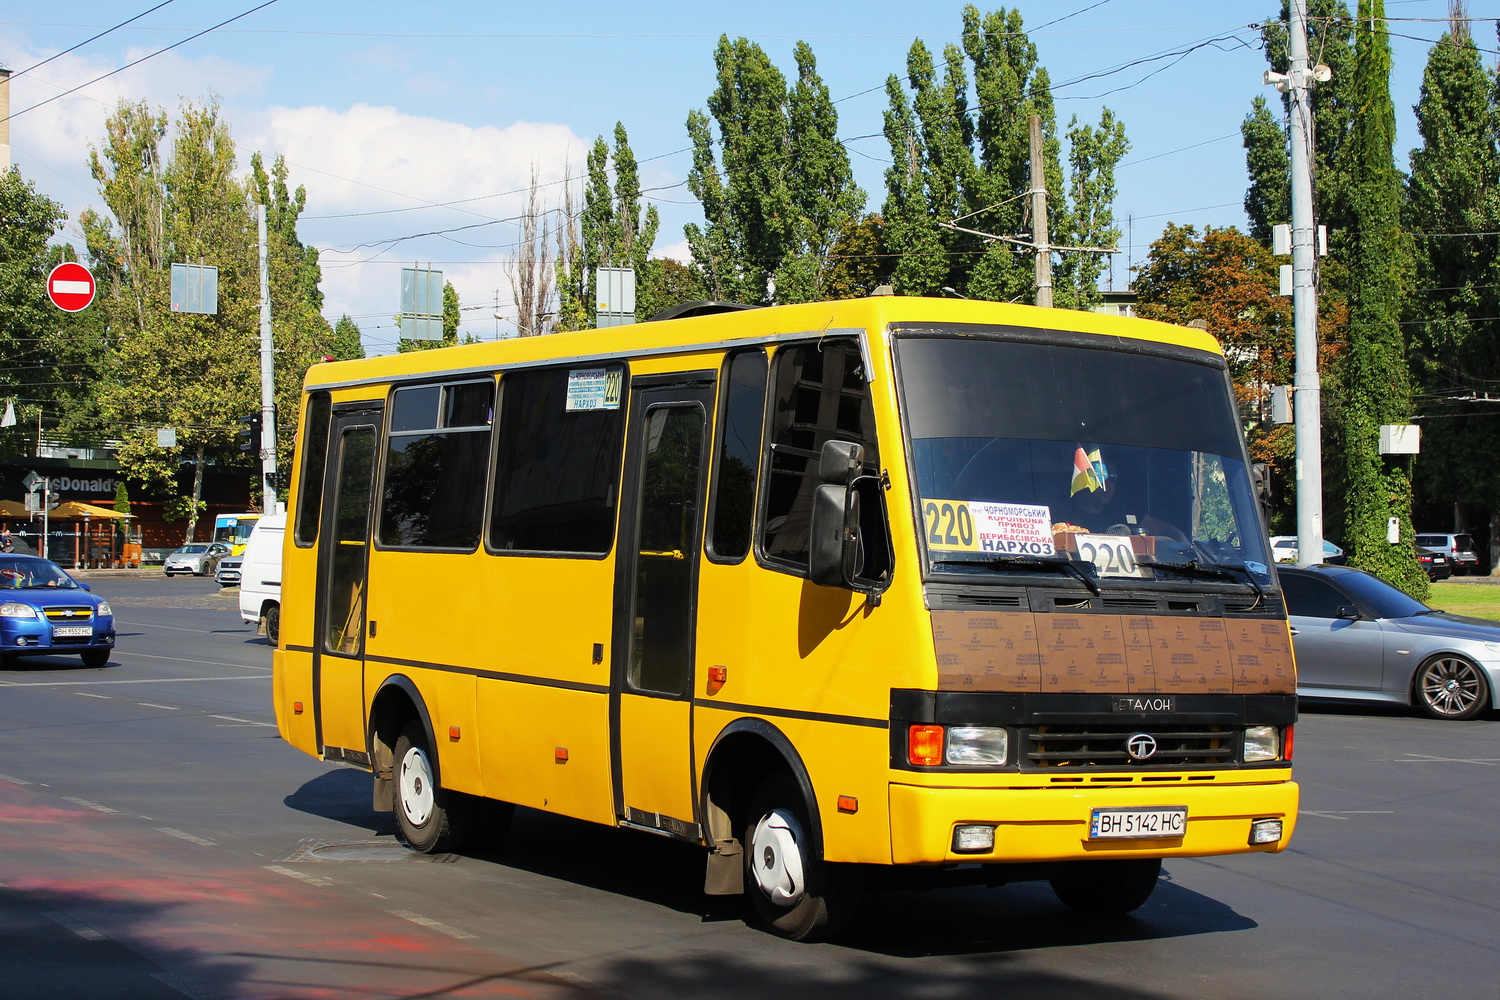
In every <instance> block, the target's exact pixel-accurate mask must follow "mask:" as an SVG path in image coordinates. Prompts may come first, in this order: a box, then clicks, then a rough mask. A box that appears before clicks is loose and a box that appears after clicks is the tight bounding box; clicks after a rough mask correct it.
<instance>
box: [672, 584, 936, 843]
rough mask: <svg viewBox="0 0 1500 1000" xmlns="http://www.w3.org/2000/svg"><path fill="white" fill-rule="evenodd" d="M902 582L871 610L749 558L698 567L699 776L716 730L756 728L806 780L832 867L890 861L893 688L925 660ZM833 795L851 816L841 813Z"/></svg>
mask: <svg viewBox="0 0 1500 1000" xmlns="http://www.w3.org/2000/svg"><path fill="white" fill-rule="evenodd" d="M904 576H905V579H902V576H901V575H900V574H898V576H897V579H896V582H895V585H894V586H893V587H892V588H891V589H890V590H889V591H887V592H886V594H885V595H884V596H883V599H882V601H881V603H880V606H879V607H876V608H869V607H867V606H866V603H865V599H864V597H863V596H861V595H858V594H853V593H851V592H849V591H846V590H841V589H836V588H831V587H819V586H816V585H814V584H813V583H811V582H809V581H806V580H803V579H801V578H798V577H794V576H791V575H789V574H786V573H780V572H775V571H770V570H767V569H766V568H765V567H763V566H759V565H757V564H755V562H754V561H753V560H748V559H747V560H746V561H745V562H744V563H741V564H739V565H736V566H722V565H713V564H709V563H705V564H704V566H703V570H702V574H701V576H700V586H699V618H698V677H697V681H696V685H697V686H696V700H697V703H698V706H699V709H698V715H697V717H696V719H695V731H694V745H695V753H696V755H697V765H698V773H700V774H701V773H702V771H703V768H704V765H705V763H706V757H707V754H708V752H709V750H710V749H711V747H712V746H713V742H714V738H715V736H716V735H717V734H718V732H719V731H720V730H722V728H723V727H724V726H726V725H728V724H729V723H730V722H732V721H733V720H734V719H735V718H739V717H744V716H759V717H760V718H763V719H765V720H766V721H767V722H768V723H770V724H771V725H773V726H775V727H776V728H777V729H778V730H780V731H781V732H782V733H783V734H784V735H785V736H787V738H788V739H789V740H790V741H791V743H792V746H793V748H794V751H795V753H796V754H797V756H798V757H799V758H800V760H801V761H802V763H803V765H804V766H805V767H806V769H807V773H808V777H809V779H810V781H811V782H812V786H813V793H814V796H815V797H816V800H817V803H816V804H817V809H818V812H819V815H820V817H821V818H822V826H823V832H824V853H825V856H826V857H827V858H828V859H829V860H831V861H859V862H868V863H876V864H888V863H889V862H890V860H891V853H890V851H891V845H890V828H889V817H888V813H887V805H888V799H889V792H888V786H889V783H890V777H891V772H890V729H889V719H890V708H891V689H892V688H899V687H908V686H917V685H919V684H921V683H923V682H928V679H929V678H930V677H931V676H932V656H933V653H932V643H931V641H930V639H928V638H927V631H926V630H927V629H928V626H927V625H926V624H925V623H926V614H927V613H926V610H925V608H924V607H923V605H922V600H921V596H920V593H919V592H918V591H917V590H916V588H915V584H916V581H915V579H914V576H915V575H914V574H911V573H907V574H904ZM749 609H753V612H752V611H751V610H749ZM783 623H784V624H783ZM709 666H722V667H724V668H725V675H726V681H725V683H724V684H723V686H722V687H717V686H714V687H710V683H709V680H708V676H707V673H708V671H707V668H708V667H709ZM715 705H724V706H726V707H725V709H724V710H723V711H720V710H717V709H715V708H713V707H712V706H715ZM729 706H733V707H732V708H731V707H729ZM810 715H811V716H815V717H816V718H812V719H809V718H808V716H810ZM841 795H842V796H848V797H851V798H853V799H855V800H857V807H856V811H854V812H847V811H840V809H839V806H838V799H839V796H841Z"/></svg>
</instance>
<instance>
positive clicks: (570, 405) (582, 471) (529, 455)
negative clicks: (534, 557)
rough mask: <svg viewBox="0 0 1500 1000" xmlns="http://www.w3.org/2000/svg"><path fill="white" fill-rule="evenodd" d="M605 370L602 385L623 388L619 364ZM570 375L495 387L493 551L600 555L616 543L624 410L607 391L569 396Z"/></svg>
mask: <svg viewBox="0 0 1500 1000" xmlns="http://www.w3.org/2000/svg"><path fill="white" fill-rule="evenodd" d="M602 371H603V373H604V375H603V381H604V382H605V383H606V384H610V385H623V384H624V382H625V370H624V368H623V367H622V366H619V365H609V366H604V367H603V369H602ZM569 374H570V370H569V369H566V368H551V369H535V370H530V371H518V372H510V373H508V374H507V375H505V377H504V378H503V379H502V380H501V382H500V410H499V419H498V420H497V421H496V425H497V427H498V429H499V436H500V440H499V443H498V445H497V447H496V448H495V475H494V490H495V497H494V501H493V503H492V504H491V507H490V523H489V536H488V538H487V539H486V541H487V543H488V545H489V547H490V549H492V550H495V551H524V552H557V553H565V554H578V555H601V556H602V555H604V554H606V553H608V552H609V550H610V546H611V545H612V544H613V543H614V537H615V498H616V496H617V495H618V494H619V491H620V482H619V478H620V453H621V450H622V449H623V448H624V445H625V409H624V407H623V406H621V405H620V398H619V396H618V395H610V394H609V393H608V392H606V393H605V395H604V396H603V397H602V398H599V399H593V398H589V399H584V398H581V397H580V398H578V399H573V398H571V397H570V389H569ZM575 374H577V375H581V376H593V375H595V374H596V370H594V369H588V370H577V371H576V372H575Z"/></svg>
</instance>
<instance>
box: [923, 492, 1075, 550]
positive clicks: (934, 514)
mask: <svg viewBox="0 0 1500 1000" xmlns="http://www.w3.org/2000/svg"><path fill="white" fill-rule="evenodd" d="M922 514H923V519H924V521H925V522H926V528H927V547H928V548H929V549H933V550H938V551H943V552H979V553H984V554H987V555H988V554H993V555H1001V554H1005V553H1013V554H1015V555H1024V556H1050V555H1055V554H1056V553H1057V548H1056V546H1055V545H1053V542H1052V511H1051V509H1050V508H1048V507H1047V505H1046V504H1032V503H986V502H981V501H965V500H929V501H927V503H926V504H925V505H924V506H923V508H922Z"/></svg>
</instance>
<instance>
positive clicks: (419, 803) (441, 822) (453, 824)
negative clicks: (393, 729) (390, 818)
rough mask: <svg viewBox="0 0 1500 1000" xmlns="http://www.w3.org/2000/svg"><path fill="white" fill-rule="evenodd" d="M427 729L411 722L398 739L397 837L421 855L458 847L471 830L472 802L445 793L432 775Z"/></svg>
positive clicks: (394, 775)
mask: <svg viewBox="0 0 1500 1000" xmlns="http://www.w3.org/2000/svg"><path fill="white" fill-rule="evenodd" d="M433 763H434V761H433V756H432V751H431V749H430V748H429V747H428V745H427V730H425V729H424V728H423V727H422V723H420V722H416V721H413V722H409V723H407V724H406V728H405V729H403V730H401V736H400V738H399V739H397V740H396V762H395V765H394V767H393V768H392V773H391V778H392V780H393V781H395V783H396V788H395V793H396V835H397V836H398V837H400V838H401V842H402V843H404V844H405V845H406V846H407V847H410V848H411V849H412V850H414V851H417V852H420V853H422V854H443V853H445V852H447V851H451V850H454V849H456V848H457V847H459V846H460V845H461V844H462V843H463V841H464V840H465V839H466V838H467V836H468V834H469V833H470V831H471V828H472V824H471V823H470V822H468V820H470V818H471V816H472V800H470V799H469V798H468V797H467V796H462V795H456V794H454V793H452V792H448V791H445V790H444V789H443V788H442V786H440V785H439V784H438V783H437V781H436V780H434V777H433V775H434V774H435V773H436V772H435V769H434V767H433Z"/></svg>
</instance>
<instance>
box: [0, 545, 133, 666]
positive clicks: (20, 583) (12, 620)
mask: <svg viewBox="0 0 1500 1000" xmlns="http://www.w3.org/2000/svg"><path fill="white" fill-rule="evenodd" d="M114 648H115V614H114V611H113V610H111V608H110V606H109V602H108V601H105V600H103V599H102V598H99V597H96V596H94V595H93V594H91V593H89V588H88V585H87V584H83V583H79V582H78V581H77V580H75V579H73V578H72V577H71V576H69V575H68V574H67V571H65V570H64V569H63V568H62V567H61V566H59V565H57V564H56V563H54V562H52V561H51V560H49V559H38V558H37V557H36V556H17V555H0V667H5V666H9V665H10V663H11V661H12V660H13V658H15V657H18V656H43V655H48V654H50V655H54V656H58V655H64V654H72V653H77V654H80V655H82V657H83V665H84V666H86V667H102V666H104V665H105V664H106V663H108V662H109V654H110V652H111V651H112V650H113V649H114Z"/></svg>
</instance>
